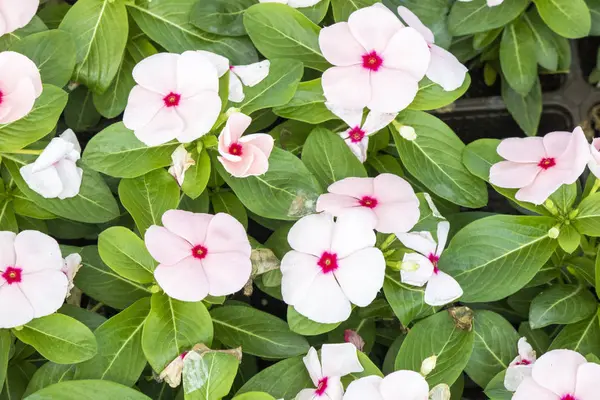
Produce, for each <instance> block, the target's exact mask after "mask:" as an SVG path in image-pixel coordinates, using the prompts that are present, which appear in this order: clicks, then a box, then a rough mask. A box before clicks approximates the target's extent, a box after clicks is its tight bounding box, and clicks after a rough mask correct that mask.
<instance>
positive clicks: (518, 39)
mask: <svg viewBox="0 0 600 400" xmlns="http://www.w3.org/2000/svg"><path fill="white" fill-rule="evenodd" d="M500 65H501V66H502V73H503V74H504V77H505V78H506V80H507V81H508V84H509V85H510V87H511V88H513V89H514V90H515V91H516V92H517V93H519V94H521V95H522V96H527V94H528V93H529V92H530V91H531V88H532V87H533V85H534V84H535V81H536V79H537V58H536V42H535V38H534V36H533V34H532V33H531V29H529V27H528V25H527V23H526V22H525V18H522V19H518V20H516V21H514V22H513V23H512V24H510V25H508V26H507V27H506V28H505V29H504V32H503V34H502V41H501V42H500Z"/></svg>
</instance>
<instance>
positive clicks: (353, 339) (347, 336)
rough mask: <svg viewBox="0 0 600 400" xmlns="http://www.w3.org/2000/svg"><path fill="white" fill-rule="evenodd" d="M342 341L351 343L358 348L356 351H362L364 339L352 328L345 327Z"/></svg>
mask: <svg viewBox="0 0 600 400" xmlns="http://www.w3.org/2000/svg"><path fill="white" fill-rule="evenodd" d="M344 341H345V342H346V343H352V344H353V345H354V347H356V348H357V349H358V351H363V349H364V347H365V341H364V340H363V338H362V337H361V336H360V335H359V334H358V333H356V331H353V330H352V329H346V330H345V331H344Z"/></svg>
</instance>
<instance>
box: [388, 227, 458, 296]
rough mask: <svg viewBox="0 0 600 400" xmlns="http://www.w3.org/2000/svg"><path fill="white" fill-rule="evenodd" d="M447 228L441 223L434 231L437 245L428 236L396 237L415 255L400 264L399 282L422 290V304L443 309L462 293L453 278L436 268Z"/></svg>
mask: <svg viewBox="0 0 600 400" xmlns="http://www.w3.org/2000/svg"><path fill="white" fill-rule="evenodd" d="M449 230H450V224H449V223H448V221H442V222H440V223H439V224H438V227H437V239H438V243H436V242H435V240H433V237H432V236H431V233H429V232H412V233H398V234H396V236H397V237H398V239H399V240H400V241H401V242H402V244H403V245H404V246H406V247H408V248H409V249H412V250H415V251H417V253H406V254H405V255H404V258H403V260H402V264H403V267H402V271H400V275H401V278H402V279H401V280H402V282H404V283H407V284H409V285H413V286H419V287H421V286H423V285H425V284H426V283H427V288H425V303H427V304H429V305H430V306H443V305H445V304H448V303H450V302H452V301H454V300H456V299H458V298H459V297H460V296H462V294H463V291H462V289H461V287H460V285H459V284H458V282H456V280H455V279H454V278H452V277H451V276H450V275H448V274H446V273H445V272H442V271H440V270H439V268H438V261H439V259H440V256H441V255H442V251H443V250H444V246H445V245H446V240H447V238H448V231H449Z"/></svg>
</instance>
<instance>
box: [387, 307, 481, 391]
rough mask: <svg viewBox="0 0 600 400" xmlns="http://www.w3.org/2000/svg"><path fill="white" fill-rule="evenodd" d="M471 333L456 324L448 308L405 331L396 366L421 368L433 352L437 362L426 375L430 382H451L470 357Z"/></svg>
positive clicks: (448, 383)
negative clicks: (447, 310)
mask: <svg viewBox="0 0 600 400" xmlns="http://www.w3.org/2000/svg"><path fill="white" fill-rule="evenodd" d="M474 337H475V335H474V333H473V331H470V332H469V331H466V330H462V329H460V328H457V327H456V326H455V325H454V320H453V319H452V317H451V316H450V314H449V313H448V312H445V311H442V312H439V313H437V314H435V315H432V316H431V317H428V318H426V319H424V320H421V321H419V322H417V323H416V324H415V326H414V327H413V328H412V329H411V330H410V331H409V332H408V335H406V338H405V339H404V342H402V347H400V351H399V352H398V356H397V357H396V370H400V369H408V370H413V371H420V369H421V363H422V362H423V360H425V359H426V358H428V357H431V356H433V355H435V356H437V365H436V367H435V369H434V370H433V372H431V374H429V375H427V382H428V383H429V386H431V387H433V386H435V385H437V384H439V383H445V384H447V385H452V384H453V383H454V381H456V380H457V379H458V377H459V376H460V374H461V373H462V370H463V369H464V368H465V366H466V365H467V362H468V361H469V358H470V357H471V352H472V351H473V343H474Z"/></svg>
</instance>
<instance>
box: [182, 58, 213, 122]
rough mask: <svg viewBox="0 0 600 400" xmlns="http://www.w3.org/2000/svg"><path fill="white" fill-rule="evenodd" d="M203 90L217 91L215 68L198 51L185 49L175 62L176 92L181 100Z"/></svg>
mask: <svg viewBox="0 0 600 400" xmlns="http://www.w3.org/2000/svg"><path fill="white" fill-rule="evenodd" d="M204 91H209V92H214V93H218V92H219V76H218V74H217V68H216V67H215V66H214V65H213V64H212V63H211V62H210V60H208V59H207V58H206V57H204V56H202V55H201V54H199V53H198V52H196V51H186V52H185V53H183V54H182V55H181V56H180V57H179V60H178V62H177V93H178V94H180V95H181V96H182V100H183V98H188V97H192V96H196V95H198V94H199V93H201V92H204ZM182 103H183V101H182ZM199 110H202V109H199ZM202 111H204V110H202Z"/></svg>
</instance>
